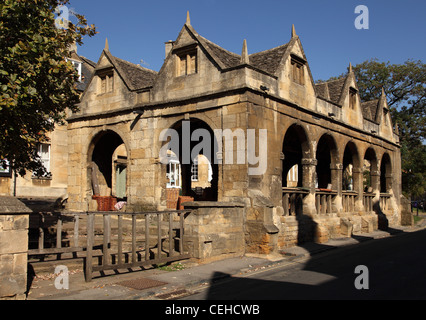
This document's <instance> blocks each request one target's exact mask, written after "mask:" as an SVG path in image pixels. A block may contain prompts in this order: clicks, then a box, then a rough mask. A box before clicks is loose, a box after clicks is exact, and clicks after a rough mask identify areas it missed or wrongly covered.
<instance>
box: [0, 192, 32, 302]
mask: <svg viewBox="0 0 426 320" xmlns="http://www.w3.org/2000/svg"><path fill="white" fill-rule="evenodd" d="M29 212H31V210H30V209H28V208H27V207H26V206H25V205H24V204H23V203H22V202H20V201H19V200H18V199H15V198H12V197H0V300H1V299H25V298H26V294H25V293H26V291H27V251H28V222H29Z"/></svg>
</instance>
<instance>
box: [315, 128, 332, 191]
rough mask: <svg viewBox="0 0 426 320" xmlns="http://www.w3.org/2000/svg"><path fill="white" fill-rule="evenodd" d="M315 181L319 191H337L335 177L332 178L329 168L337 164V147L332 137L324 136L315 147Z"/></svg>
mask: <svg viewBox="0 0 426 320" xmlns="http://www.w3.org/2000/svg"><path fill="white" fill-rule="evenodd" d="M316 159H317V171H316V173H317V177H316V179H317V181H316V185H315V186H316V187H317V188H319V189H329V190H331V189H337V177H333V176H332V171H331V168H332V167H334V166H335V165H336V163H337V147H336V143H335V141H334V139H333V137H332V136H331V135H329V134H324V135H323V136H322V137H321V138H320V140H319V141H318V145H317V152H316Z"/></svg>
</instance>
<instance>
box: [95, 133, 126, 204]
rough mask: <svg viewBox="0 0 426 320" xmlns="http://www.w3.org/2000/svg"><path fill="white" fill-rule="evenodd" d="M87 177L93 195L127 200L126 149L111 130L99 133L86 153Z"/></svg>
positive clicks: (119, 138)
mask: <svg viewBox="0 0 426 320" xmlns="http://www.w3.org/2000/svg"><path fill="white" fill-rule="evenodd" d="M88 161H89V163H90V168H91V172H90V175H89V179H90V183H91V186H92V191H93V195H96V196H102V197H114V198H118V199H122V200H126V198H127V189H126V185H127V149H126V146H125V144H124V142H123V140H122V139H121V137H120V136H119V135H118V134H117V133H115V132H114V131H112V130H106V131H102V132H100V133H99V134H98V135H97V136H95V138H94V139H93V141H92V143H91V145H90V148H89V153H88Z"/></svg>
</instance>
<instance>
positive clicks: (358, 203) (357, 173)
mask: <svg viewBox="0 0 426 320" xmlns="http://www.w3.org/2000/svg"><path fill="white" fill-rule="evenodd" d="M352 180H353V186H354V188H353V190H354V191H355V192H356V193H357V194H358V196H357V197H356V199H355V212H362V211H364V205H363V204H362V198H363V195H364V188H363V182H362V181H363V176H362V170H361V169H360V168H353V169H352Z"/></svg>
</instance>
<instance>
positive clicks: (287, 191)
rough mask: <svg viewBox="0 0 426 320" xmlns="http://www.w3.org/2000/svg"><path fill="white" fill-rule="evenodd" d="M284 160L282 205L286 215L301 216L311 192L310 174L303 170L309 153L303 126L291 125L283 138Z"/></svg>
mask: <svg viewBox="0 0 426 320" xmlns="http://www.w3.org/2000/svg"><path fill="white" fill-rule="evenodd" d="M282 153H283V161H282V177H281V179H282V189H283V194H282V205H283V209H284V215H295V216H299V217H300V216H301V215H302V213H303V199H304V197H305V196H306V194H308V193H309V192H308V191H307V190H304V188H303V187H306V189H307V188H308V183H309V182H308V175H307V174H305V175H304V172H303V163H302V162H303V161H302V159H303V158H305V157H306V158H307V155H308V154H309V146H308V139H307V136H306V134H305V131H304V130H303V128H302V127H301V126H299V125H296V124H293V125H291V126H290V127H289V128H288V130H287V132H286V134H285V136H284V140H283V148H282Z"/></svg>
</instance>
